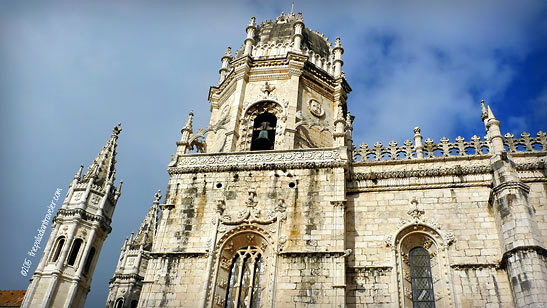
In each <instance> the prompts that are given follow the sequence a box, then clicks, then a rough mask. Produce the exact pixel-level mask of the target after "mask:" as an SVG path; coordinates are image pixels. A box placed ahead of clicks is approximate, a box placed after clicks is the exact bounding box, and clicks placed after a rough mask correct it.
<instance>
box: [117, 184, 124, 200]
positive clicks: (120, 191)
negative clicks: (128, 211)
mask: <svg viewBox="0 0 547 308" xmlns="http://www.w3.org/2000/svg"><path fill="white" fill-rule="evenodd" d="M122 186H123V181H120V185H118V189H116V193H115V195H116V196H117V197H118V198H119V197H120V195H121V194H122Z"/></svg>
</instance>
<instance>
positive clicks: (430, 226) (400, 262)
mask: <svg viewBox="0 0 547 308" xmlns="http://www.w3.org/2000/svg"><path fill="white" fill-rule="evenodd" d="M411 204H412V206H411V208H410V209H409V211H408V212H407V214H408V215H409V216H410V217H411V219H408V220H407V219H401V222H400V228H399V229H398V230H397V231H396V232H395V233H394V234H390V235H388V236H387V237H386V244H387V246H388V247H391V249H392V252H393V254H392V257H393V262H394V264H395V271H394V273H393V275H394V276H395V279H396V281H397V288H398V292H397V298H396V300H397V302H398V307H405V308H407V307H408V308H411V307H413V304H412V285H411V278H410V277H411V276H410V263H409V253H410V251H411V250H412V249H413V248H416V247H422V248H424V249H425V250H427V251H428V252H429V257H430V262H431V273H432V278H433V290H434V292H435V304H436V306H437V307H452V306H453V301H452V293H453V292H452V290H451V278H450V267H449V264H448V260H449V255H448V246H449V245H451V244H452V243H454V241H455V237H454V235H453V234H452V233H451V232H447V231H444V232H443V231H441V225H440V224H439V223H438V222H437V221H436V220H434V219H428V218H427V217H426V216H425V211H424V210H423V209H422V208H421V207H419V206H418V201H417V200H416V199H413V200H412V201H411Z"/></svg>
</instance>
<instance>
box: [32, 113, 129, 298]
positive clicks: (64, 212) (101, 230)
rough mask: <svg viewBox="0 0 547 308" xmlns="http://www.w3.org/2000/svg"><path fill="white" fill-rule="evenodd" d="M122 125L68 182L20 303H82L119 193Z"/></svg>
mask: <svg viewBox="0 0 547 308" xmlns="http://www.w3.org/2000/svg"><path fill="white" fill-rule="evenodd" d="M121 131H122V129H121V127H120V125H119V124H118V125H117V126H116V127H114V130H113V134H112V136H111V137H110V139H109V140H108V142H107V143H106V145H105V146H104V147H103V149H102V150H101V152H100V153H99V155H98V156H97V158H95V161H93V163H92V164H91V165H90V166H89V168H88V170H87V172H86V173H85V174H84V175H83V177H82V170H83V165H82V166H81V167H80V170H79V171H78V172H77V173H76V175H75V176H74V180H73V181H72V183H70V186H69V189H68V192H67V195H66V198H65V200H64V201H63V205H62V206H61V208H60V209H59V211H58V212H57V216H56V217H55V218H54V219H53V225H52V231H51V235H50V237H49V240H48V242H47V244H46V247H45V249H44V253H43V255H42V258H41V259H40V263H39V264H38V266H37V268H36V271H35V273H34V275H33V277H32V279H31V283H30V285H29V287H28V290H27V293H26V295H25V299H24V301H23V305H22V307H28V308H36V307H41V308H50V307H83V306H84V303H85V300H86V297H87V293H88V292H89V287H90V285H91V278H92V276H93V271H94V269H95V264H96V263H97V259H98V258H99V254H100V252H101V247H102V246H103V242H104V241H105V240H106V237H107V236H108V234H109V233H110V231H111V230H112V228H111V227H110V223H111V221H112V214H113V213H114V209H115V207H116V203H117V201H118V198H119V197H120V193H121V186H122V182H120V184H119V186H118V187H117V188H116V186H115V184H114V180H115V177H114V174H115V173H116V168H115V165H116V146H117V145H116V141H117V139H118V134H119V133H120V132H121Z"/></svg>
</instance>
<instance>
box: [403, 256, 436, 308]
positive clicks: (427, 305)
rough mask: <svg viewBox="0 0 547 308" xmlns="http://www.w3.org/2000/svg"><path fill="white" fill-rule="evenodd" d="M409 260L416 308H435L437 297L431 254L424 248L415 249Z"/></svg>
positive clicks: (413, 299) (413, 301)
mask: <svg viewBox="0 0 547 308" xmlns="http://www.w3.org/2000/svg"><path fill="white" fill-rule="evenodd" d="M409 259H410V260H409V261H410V262H409V263H410V278H411V285H412V303H413V306H414V308H434V307H435V295H434V292H433V279H432V275H431V262H430V259H429V252H428V251H427V250H425V249H424V248H422V247H416V248H413V249H412V250H411V251H410V254H409Z"/></svg>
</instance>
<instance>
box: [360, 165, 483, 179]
mask: <svg viewBox="0 0 547 308" xmlns="http://www.w3.org/2000/svg"><path fill="white" fill-rule="evenodd" d="M491 172H492V167H491V166H490V165H475V166H460V165H456V166H454V167H449V168H431V169H422V170H397V171H385V172H372V171H371V172H361V173H352V174H351V175H350V180H351V181H361V180H373V181H374V180H380V179H391V178H410V177H439V176H461V175H470V174H489V173H491Z"/></svg>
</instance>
